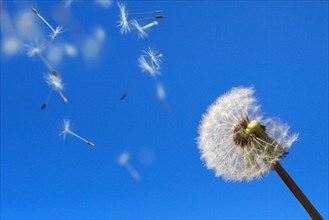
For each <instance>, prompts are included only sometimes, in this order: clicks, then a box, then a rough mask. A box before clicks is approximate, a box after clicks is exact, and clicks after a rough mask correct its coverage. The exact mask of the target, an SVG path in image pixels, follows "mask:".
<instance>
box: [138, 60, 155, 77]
mask: <svg viewBox="0 0 329 220" xmlns="http://www.w3.org/2000/svg"><path fill="white" fill-rule="evenodd" d="M138 66H139V67H140V69H141V70H142V72H147V73H149V74H150V75H151V76H153V77H157V76H158V75H160V72H159V70H158V69H157V68H155V67H154V66H153V64H152V63H150V62H149V61H147V60H146V59H145V55H141V56H140V57H139V58H138Z"/></svg>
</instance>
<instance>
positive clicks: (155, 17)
mask: <svg viewBox="0 0 329 220" xmlns="http://www.w3.org/2000/svg"><path fill="white" fill-rule="evenodd" d="M161 18H164V16H162V15H158V16H154V17H146V18H138V19H136V20H137V21H143V20H148V19H161Z"/></svg>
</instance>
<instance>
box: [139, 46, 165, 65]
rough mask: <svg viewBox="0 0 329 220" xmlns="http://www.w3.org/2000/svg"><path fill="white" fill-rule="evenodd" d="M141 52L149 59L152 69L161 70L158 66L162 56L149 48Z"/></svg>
mask: <svg viewBox="0 0 329 220" xmlns="http://www.w3.org/2000/svg"><path fill="white" fill-rule="evenodd" d="M142 52H143V53H144V54H145V55H146V56H148V57H149V58H150V60H151V62H152V66H153V68H155V69H158V70H159V69H161V66H160V65H161V63H162V60H161V58H162V57H163V55H162V54H158V53H156V52H155V51H154V50H153V49H152V48H151V47H149V48H148V50H143V51H142Z"/></svg>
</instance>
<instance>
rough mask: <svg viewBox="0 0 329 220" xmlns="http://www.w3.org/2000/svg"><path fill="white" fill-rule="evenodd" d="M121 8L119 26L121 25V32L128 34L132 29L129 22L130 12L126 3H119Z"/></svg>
mask: <svg viewBox="0 0 329 220" xmlns="http://www.w3.org/2000/svg"><path fill="white" fill-rule="evenodd" d="M117 5H118V7H119V10H120V15H119V17H120V20H119V21H118V27H120V33H121V34H127V33H128V32H130V31H131V29H130V24H129V22H128V12H127V10H126V5H125V4H124V3H122V2H118V3H117Z"/></svg>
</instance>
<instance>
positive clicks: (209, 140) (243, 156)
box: [197, 87, 298, 181]
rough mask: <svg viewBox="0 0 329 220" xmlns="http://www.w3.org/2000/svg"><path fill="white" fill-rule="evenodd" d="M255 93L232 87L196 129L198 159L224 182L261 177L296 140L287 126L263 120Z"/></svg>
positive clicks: (273, 120)
mask: <svg viewBox="0 0 329 220" xmlns="http://www.w3.org/2000/svg"><path fill="white" fill-rule="evenodd" d="M254 92H255V91H254V89H253V88H244V87H238V88H233V89H232V90H231V91H229V92H228V93H226V94H224V95H223V96H221V97H219V98H218V99H217V100H216V101H215V102H214V103H213V104H212V105H211V106H210V107H209V108H208V110H207V113H206V114H204V115H203V118H202V121H201V124H200V126H199V137H198V139H197V142H198V147H199V150H200V152H201V159H202V160H203V161H204V162H205V164H206V166H207V167H208V169H213V170H215V172H216V176H221V177H223V178H224V179H225V180H227V181H242V180H247V181H249V180H252V179H254V178H261V177H262V176H263V175H264V173H266V172H269V171H270V170H271V169H272V168H273V165H275V164H276V163H277V162H278V161H279V160H280V159H281V158H282V157H283V156H284V155H285V152H287V150H288V149H289V148H290V147H291V145H292V144H293V143H294V142H295V141H296V139H297V137H298V135H297V134H289V126H288V125H286V124H282V123H281V122H280V121H279V120H275V119H272V118H264V117H263V115H262V114H261V113H260V106H259V105H258V103H257V99H256V98H255V96H254ZM263 126H265V127H263ZM264 128H266V129H264Z"/></svg>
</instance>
